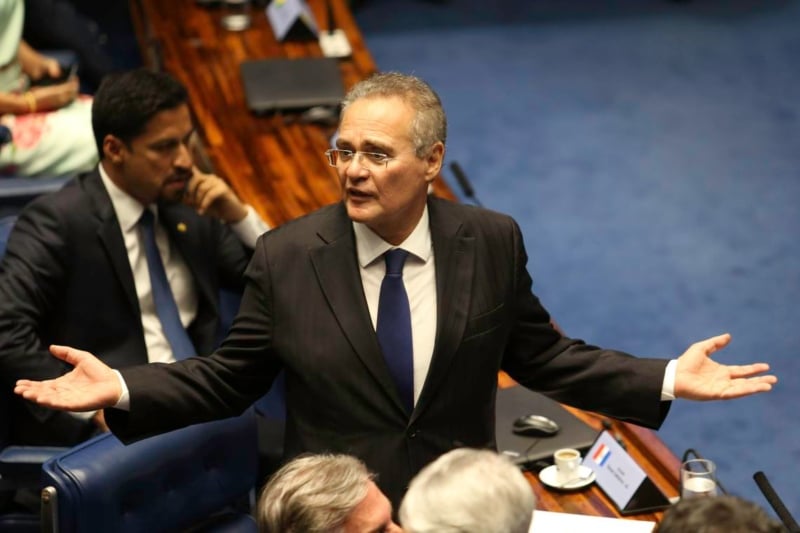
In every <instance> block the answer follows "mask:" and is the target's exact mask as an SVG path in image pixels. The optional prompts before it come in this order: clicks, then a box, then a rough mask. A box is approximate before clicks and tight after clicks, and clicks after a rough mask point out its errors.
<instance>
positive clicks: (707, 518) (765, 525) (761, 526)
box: [655, 495, 786, 533]
mask: <svg viewBox="0 0 800 533" xmlns="http://www.w3.org/2000/svg"><path fill="white" fill-rule="evenodd" d="M687 531H691V532H692V533H782V532H784V531H786V528H784V527H783V525H782V524H781V523H780V522H778V521H776V520H773V519H772V518H770V516H769V515H768V514H767V513H766V512H765V511H764V510H763V509H762V508H761V507H759V506H758V505H756V504H755V503H753V502H750V501H747V500H744V499H742V498H740V497H738V496H730V495H729V496H715V497H713V498H690V499H684V500H681V501H679V502H678V503H676V504H675V505H673V506H672V507H670V508H669V509H667V510H666V512H665V513H664V518H663V519H662V520H661V523H660V524H659V525H658V526H657V527H656V529H655V532H656V533H686V532H687Z"/></svg>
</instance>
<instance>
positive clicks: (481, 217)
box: [428, 197, 517, 231]
mask: <svg viewBox="0 0 800 533" xmlns="http://www.w3.org/2000/svg"><path fill="white" fill-rule="evenodd" d="M428 206H429V209H430V212H431V216H432V217H435V218H449V219H452V220H455V221H458V223H459V224H461V225H463V226H465V227H466V228H467V229H470V230H477V231H493V230H499V229H505V230H508V229H512V228H516V227H517V223H516V221H515V220H514V219H513V218H512V217H511V216H510V215H507V214H505V213H501V212H499V211H493V210H491V209H487V208H485V207H479V206H476V205H471V204H463V203H458V202H453V201H451V200H447V199H444V198H438V197H431V198H430V201H429V202H428Z"/></svg>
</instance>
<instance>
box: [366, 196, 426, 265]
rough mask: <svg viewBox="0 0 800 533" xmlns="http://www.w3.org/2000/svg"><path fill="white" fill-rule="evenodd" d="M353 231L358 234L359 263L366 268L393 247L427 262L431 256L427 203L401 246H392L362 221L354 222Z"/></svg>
mask: <svg viewBox="0 0 800 533" xmlns="http://www.w3.org/2000/svg"><path fill="white" fill-rule="evenodd" d="M353 231H354V232H355V235H356V252H357V253H358V263H359V264H360V265H361V268H366V267H367V266H369V265H370V264H372V263H373V262H374V261H375V260H376V259H377V258H379V257H381V256H382V255H383V254H384V253H386V251H388V250H391V249H392V248H402V249H403V250H406V251H408V252H409V253H410V254H411V255H413V256H415V257H417V258H418V259H420V260H421V261H422V262H425V263H427V262H428V259H430V257H431V253H432V245H431V228H430V225H429V222H428V206H427V205H426V206H425V209H424V210H423V211H422V216H421V217H420V218H419V222H417V226H416V227H415V228H414V231H412V232H411V235H409V236H408V237H407V238H406V240H404V241H403V242H402V243H400V245H399V246H392V245H391V244H389V243H388V242H386V241H384V240H383V239H381V238H380V237H379V236H378V234H377V233H375V232H374V231H372V230H371V229H369V228H368V227H367V226H366V225H365V224H362V223H361V222H353Z"/></svg>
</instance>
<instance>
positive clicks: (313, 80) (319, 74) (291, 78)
mask: <svg viewBox="0 0 800 533" xmlns="http://www.w3.org/2000/svg"><path fill="white" fill-rule="evenodd" d="M240 71H241V75H242V84H243V86H244V94H245V98H246V100H247V106H248V107H249V108H250V110H251V111H253V112H254V113H256V114H269V113H275V112H284V111H286V112H289V111H304V110H307V109H310V108H313V107H318V106H327V107H330V108H332V109H338V106H339V104H340V103H341V101H342V99H343V98H344V82H343V80H342V74H341V71H340V70H339V62H338V61H337V60H336V59H335V58H328V57H305V58H297V59H286V58H279V59H257V60H251V61H245V62H243V63H242V64H241V65H240Z"/></svg>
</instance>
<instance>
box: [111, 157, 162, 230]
mask: <svg viewBox="0 0 800 533" xmlns="http://www.w3.org/2000/svg"><path fill="white" fill-rule="evenodd" d="M97 168H98V169H99V170H100V179H102V180H103V185H104V186H105V188H106V191H107V192H108V196H109V197H110V198H111V205H112V206H113V207H114V212H115V213H116V214H117V221H118V222H119V226H120V228H121V229H122V232H123V233H126V232H128V231H129V230H130V229H131V228H133V227H134V226H135V225H136V224H138V223H139V219H140V218H142V213H143V212H144V208H145V206H143V205H142V204H141V202H139V200H137V199H136V198H134V197H133V196H131V195H130V194H128V193H126V192H125V191H123V190H122V189H120V188H119V186H117V184H116V183H114V182H113V181H111V178H109V177H108V174H107V173H106V171H105V169H104V168H103V165H102V163H101V164H100V165H98V166H97ZM153 214H154V215H155V214H156V210H153Z"/></svg>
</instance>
